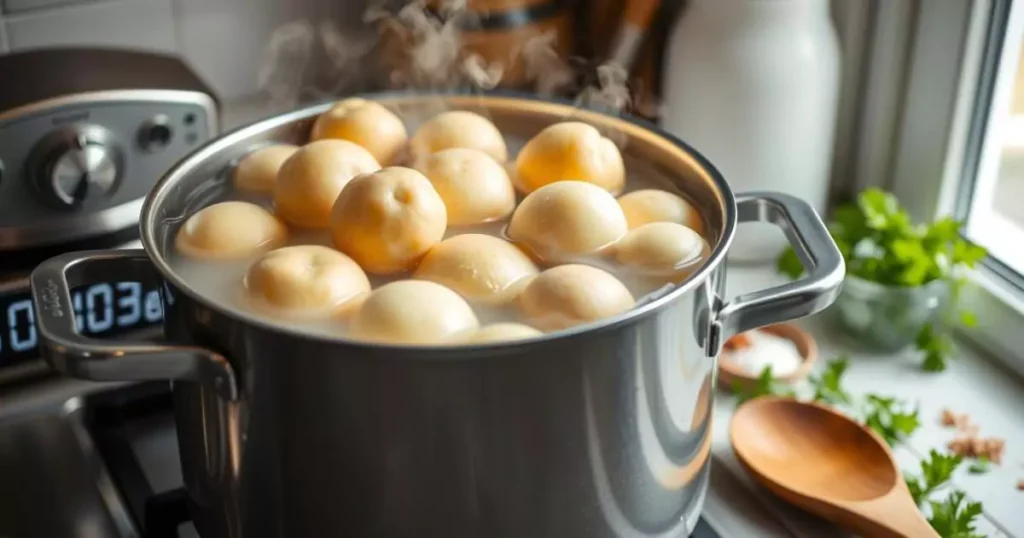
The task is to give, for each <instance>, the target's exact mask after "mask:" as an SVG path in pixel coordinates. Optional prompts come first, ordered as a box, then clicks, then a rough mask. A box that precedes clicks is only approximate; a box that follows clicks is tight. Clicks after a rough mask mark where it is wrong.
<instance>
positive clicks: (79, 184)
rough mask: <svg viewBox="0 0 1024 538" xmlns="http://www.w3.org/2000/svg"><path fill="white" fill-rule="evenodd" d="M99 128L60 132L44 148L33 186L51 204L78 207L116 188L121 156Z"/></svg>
mask: <svg viewBox="0 0 1024 538" xmlns="http://www.w3.org/2000/svg"><path fill="white" fill-rule="evenodd" d="M104 134H105V133H104V131H102V130H99V129H92V130H83V131H76V132H72V133H63V136H60V137H59V139H58V140H53V141H51V142H50V144H47V146H48V147H45V148H44V152H45V156H43V157H42V160H43V163H42V167H41V170H40V171H39V172H40V173H39V174H38V176H37V179H36V187H37V190H38V192H39V193H40V194H41V195H42V197H43V198H44V199H45V200H46V201H47V202H48V203H49V204H51V205H54V206H56V207H59V208H63V209H77V208H79V207H81V206H82V205H83V204H84V203H85V202H86V201H88V200H92V199H96V198H100V197H106V196H109V195H111V194H113V192H114V190H115V189H116V188H117V180H118V178H119V176H120V168H121V159H120V154H119V152H118V150H117V148H115V147H113V145H112V144H111V143H110V139H109V137H107V136H104Z"/></svg>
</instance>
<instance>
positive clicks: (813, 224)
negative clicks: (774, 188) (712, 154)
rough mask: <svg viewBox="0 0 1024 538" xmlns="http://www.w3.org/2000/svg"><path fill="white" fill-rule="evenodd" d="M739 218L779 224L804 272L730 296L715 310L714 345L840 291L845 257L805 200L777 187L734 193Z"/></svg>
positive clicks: (803, 311) (810, 309) (806, 310)
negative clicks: (762, 190) (782, 280)
mask: <svg viewBox="0 0 1024 538" xmlns="http://www.w3.org/2000/svg"><path fill="white" fill-rule="evenodd" d="M736 209H737V212H738V214H739V221H740V222H768V223H771V224H774V225H776V226H778V227H779V228H781V229H782V231H783V232H784V233H785V234H786V239H787V240H789V244H790V245H792V247H793V250H794V251H795V252H796V255H797V257H799V258H800V261H801V263H803V266H804V267H805V268H806V269H807V275H806V276H805V277H804V278H801V279H800V280H797V281H795V282H788V283H786V284H782V285H780V286H776V287H774V288H768V289H766V290H761V291H757V292H754V293H748V294H745V295H740V296H739V297H735V298H733V299H732V300H731V301H729V302H728V303H725V304H724V305H723V306H722V309H721V310H720V311H719V313H718V323H717V324H716V326H717V331H716V332H717V335H715V336H717V338H712V342H711V344H712V347H711V349H715V350H717V349H719V346H720V345H721V344H722V343H724V341H725V340H726V339H727V338H729V337H731V336H732V335H734V334H737V333H741V332H744V331H749V330H751V329H756V328H758V327H764V326H766V325H771V324H773V323H779V322H783V321H789V320H793V319H797V318H802V317H804V316H809V315H811V314H815V313H818V312H820V311H822V310H824V309H825V308H826V307H827V306H829V305H831V304H832V303H833V302H834V301H835V300H836V297H837V296H838V295H839V291H840V288H841V287H842V284H843V279H844V278H845V276H846V263H845V262H844V261H843V255H842V254H841V253H840V252H839V247H837V246H836V243H835V241H833V240H832V236H831V235H830V234H829V231H828V227H827V226H825V223H824V222H822V220H821V217H820V216H818V213H817V212H816V211H814V208H812V207H811V206H810V204H808V203H807V202H805V201H803V200H801V199H799V198H796V197H795V196H790V195H788V194H781V193H777V192H749V193H743V194H739V195H737V196H736Z"/></svg>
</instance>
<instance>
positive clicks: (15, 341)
mask: <svg viewBox="0 0 1024 538" xmlns="http://www.w3.org/2000/svg"><path fill="white" fill-rule="evenodd" d="M19 314H21V316H19ZM19 317H23V318H24V320H19V319H18V318H19ZM21 321H24V322H25V323H24V326H25V327H27V331H28V335H27V336H26V337H25V338H22V335H21V334H19V333H20V332H21V331H19V330H18V328H19V326H21V325H22V323H20V322H21ZM7 326H8V327H9V328H10V336H9V338H8V341H9V342H10V345H11V349H12V350H14V351H27V350H29V349H32V348H34V347H36V318H35V314H34V313H33V310H32V301H31V300H30V299H22V300H21V301H18V302H16V303H12V304H11V305H10V306H8V307H7Z"/></svg>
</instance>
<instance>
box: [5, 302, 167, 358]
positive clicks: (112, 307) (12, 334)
mask: <svg viewBox="0 0 1024 538" xmlns="http://www.w3.org/2000/svg"><path fill="white" fill-rule="evenodd" d="M71 302H72V305H73V306H74V310H75V324H76V325H77V326H78V332H79V333H81V334H86V335H91V336H98V337H103V336H113V335H116V334H121V333H124V332H126V331H130V330H132V329H139V328H143V327H149V326H151V325H155V324H158V323H160V322H161V321H162V320H163V305H162V304H161V303H160V291H159V287H158V286H155V285H151V284H143V283H141V282H100V283H97V284H89V285H87V286H82V287H79V288H75V289H73V290H71ZM39 357H40V355H39V329H38V328H37V327H36V317H35V307H34V306H33V304H32V293H31V292H30V291H29V290H28V289H21V290H18V291H14V292H10V293H2V294H0V368H3V367H5V366H10V365H12V364H14V363H17V362H22V361H25V360H33V359H38V358H39Z"/></svg>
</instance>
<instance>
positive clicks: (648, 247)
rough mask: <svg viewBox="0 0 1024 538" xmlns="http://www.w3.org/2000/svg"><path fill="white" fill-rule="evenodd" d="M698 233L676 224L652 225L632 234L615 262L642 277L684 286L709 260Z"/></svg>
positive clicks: (620, 246)
mask: <svg viewBox="0 0 1024 538" xmlns="http://www.w3.org/2000/svg"><path fill="white" fill-rule="evenodd" d="M708 251H709V248H708V244H707V243H706V242H705V241H704V238H702V237H701V236H700V235H699V234H697V232H695V231H693V230H691V229H689V228H687V227H686V226H683V225H682V224H676V223H674V222H652V223H649V224H644V225H643V226H640V227H639V228H635V229H633V230H630V232H629V233H628V234H626V237H623V238H622V240H621V241H619V242H618V244H617V245H615V259H616V260H617V261H618V262H619V263H621V264H623V265H625V266H627V267H630V268H632V269H635V270H637V271H639V272H641V273H644V274H648V275H653V276H657V277H661V278H664V279H666V280H668V281H671V282H681V281H682V280H685V279H686V277H688V276H690V274H692V273H693V272H694V271H696V270H697V269H698V268H699V267H700V266H701V264H702V263H703V261H704V260H705V259H706V258H707V256H708Z"/></svg>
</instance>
